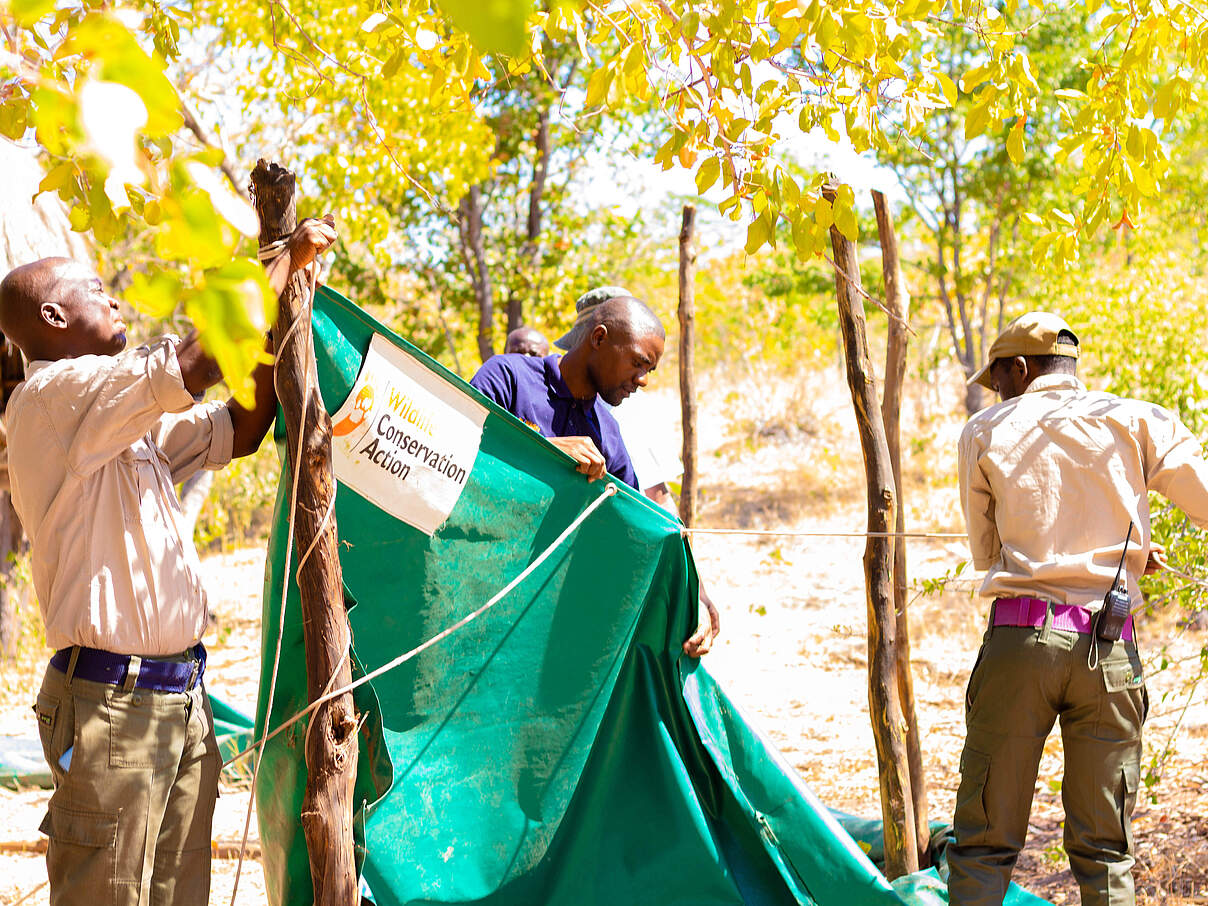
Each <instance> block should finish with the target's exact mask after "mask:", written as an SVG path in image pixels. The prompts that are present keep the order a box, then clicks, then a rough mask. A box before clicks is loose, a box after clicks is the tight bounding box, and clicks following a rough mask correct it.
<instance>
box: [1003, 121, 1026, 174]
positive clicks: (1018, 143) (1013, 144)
mask: <svg viewBox="0 0 1208 906" xmlns="http://www.w3.org/2000/svg"><path fill="white" fill-rule="evenodd" d="M1023 124H1024V118H1023V117H1022V116H1021V117H1020V118H1019V119H1018V120H1017V121H1016V123H1015V125H1014V126H1013V127H1012V128H1011V131H1010V132H1009V133H1008V134H1007V154H1009V155H1010V156H1011V160H1012V161H1014V162H1015V163H1017V164H1022V163H1023Z"/></svg>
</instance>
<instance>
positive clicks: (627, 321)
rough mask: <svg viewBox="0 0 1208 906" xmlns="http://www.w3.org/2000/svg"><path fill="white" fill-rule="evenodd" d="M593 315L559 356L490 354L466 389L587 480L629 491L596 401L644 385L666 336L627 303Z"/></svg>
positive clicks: (608, 416) (606, 415)
mask: <svg viewBox="0 0 1208 906" xmlns="http://www.w3.org/2000/svg"><path fill="white" fill-rule="evenodd" d="M597 315H598V317H596V318H595V319H594V321H593V324H592V328H593V329H592V330H591V331H590V332H585V333H584V335H583V339H582V342H580V343H578V344H577V345H576V346H575V347H574V348H573V349H571V350H570V351H569V352H567V353H566V355H564V356H561V357H559V356H556V355H551V356H546V357H545V358H542V359H539V358H536V357H533V356H527V355H518V354H512V355H508V354H505V355H497V356H494V357H493V358H491V359H489V360H487V362H486V363H485V364H484V365H483V366H482V367H481V368H479V369H478V373H477V374H475V375H474V377H472V378H471V379H470V384H471V386H473V387H475V388H476V389H477V390H479V391H481V392H482V393H483V394H484V395H485V396H489V397H490V398H491V399H493V400H494V401H495V402H497V403H498V404H499V405H501V406H503V408H505V409H507V410H508V411H509V412H511V413H512V414H513V415H514V416H516V417H517V418H519V419H520V420H521V421H523V422H525V423H526V424H528V425H529V426H530V427H533V428H536V429H537V430H538V431H539V432H541V434H542V435H543V436H545V437H548V438H549V440H550V442H551V443H552V444H553V445H554V446H556V447H558V448H559V449H561V450H563V451H564V452H565V453H567V454H569V455H570V456H571V458H573V459H574V460H575V461H576V462H577V463H578V464H579V465H578V467H579V471H580V472H582V473H583V474H585V475H586V476H587V479H588V481H595V480H596V479H597V478H602V477H603V476H604V473H605V471H608V472H611V473H612V474H613V475H615V476H616V477H617V478H619V479H621V480H622V481H623V482H625V483H626V484H627V485H629V486H630V487H633V488H637V485H638V482H637V476H636V475H634V472H633V464H632V463H631V462H630V460H629V452H628V451H627V450H626V449H625V442H624V441H623V440H621V429H620V428H619V427H617V421H616V419H615V418H613V416H612V413H611V412H608V411H607V410H606V409H605V408H604V407H603V406H597V405H596V397H597V396H599V397H601V398H602V399H604V400H606V401H607V402H609V403H610V404H612V405H614V406H615V405H617V404H618V403H620V402H621V400H623V399H625V398H626V397H627V396H629V395H630V394H631V393H633V392H634V391H635V390H637V389H638V388H640V387H645V386H646V381H647V375H649V373H650V372H651V371H653V370H654V369H655V367H656V366H657V365H658V363H659V359H660V358H662V355H663V343H664V341H665V339H666V333H665V332H664V330H663V325H662V323H661V322H660V321H659V319H658V316H657V315H655V314H654V312H652V311H651V310H650V309H649V308H647V307H646V305H645V304H644V303H642V302H639V301H638V300H637V299H634V298H632V297H623V298H618V299H612V300H611V301H609V302H607V303H605V305H603V306H600V310H598V311H597ZM639 490H640V489H639Z"/></svg>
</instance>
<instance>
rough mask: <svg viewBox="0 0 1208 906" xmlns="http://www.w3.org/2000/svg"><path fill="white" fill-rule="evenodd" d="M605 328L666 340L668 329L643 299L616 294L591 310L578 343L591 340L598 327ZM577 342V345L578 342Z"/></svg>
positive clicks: (634, 335) (617, 335) (637, 336)
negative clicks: (665, 328)
mask: <svg viewBox="0 0 1208 906" xmlns="http://www.w3.org/2000/svg"><path fill="white" fill-rule="evenodd" d="M601 326H602V327H604V328H605V329H607V330H608V332H609V334H611V335H613V336H614V337H619V336H621V335H624V336H628V337H632V338H640V337H647V336H650V337H657V338H658V339H660V340H666V338H667V331H665V330H664V329H663V322H662V321H660V320H659V316H658V315H656V314H655V313H654V312H653V311H651V310H650V307H649V306H648V305H647V304H646V303H645V302H643V301H642V300H641V299H635V298H634V297H633V296H616V297H615V298H612V299H609V300H608V301H607V302H601V303H600V304H599V305H597V306H596V307H595V308H594V309H593V310H592V312H591V316H590V318H589V320H588V321H587V323H586V325H585V327H586V330H584V331H583V334H582V336H580V337H579V343H584V342H587V343H590V342H591V337H592V335H593V334H594V333H595V332H596V328H598V327H601ZM576 345H577V344H576Z"/></svg>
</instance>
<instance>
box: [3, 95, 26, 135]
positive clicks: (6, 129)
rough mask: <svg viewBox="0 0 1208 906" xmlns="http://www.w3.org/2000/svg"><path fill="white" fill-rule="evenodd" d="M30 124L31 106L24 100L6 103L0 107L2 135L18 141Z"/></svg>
mask: <svg viewBox="0 0 1208 906" xmlns="http://www.w3.org/2000/svg"><path fill="white" fill-rule="evenodd" d="M28 126H29V108H28V107H27V106H26V105H25V103H24V102H17V103H10V104H5V105H4V106H2V107H0V135H3V136H4V137H5V138H11V139H12V140H13V141H17V140H18V139H20V138H21V137H22V136H23V135H25V130H26V128H28Z"/></svg>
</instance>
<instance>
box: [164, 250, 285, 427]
mask: <svg viewBox="0 0 1208 906" xmlns="http://www.w3.org/2000/svg"><path fill="white" fill-rule="evenodd" d="M185 314H186V315H188V317H189V320H191V321H192V322H193V324H194V326H195V327H196V328H197V331H198V333H199V334H200V335H201V345H202V347H203V348H204V349H205V350H206V352H208V353H209V354H210V355H211V356H212V357H213V358H214V360H215V361H216V362H217V363H218V367H219V369H220V370H221V371H222V375H223V378H224V379H225V381H226V383H227V386H228V387H229V388H230V389H231V394H232V395H233V396H234V397H235V400H236V401H237V402H238V403H240V405H243V406H248V407H250V406H252V405H253V404H254V402H255V390H256V384H255V382H254V381H253V380H252V377H251V376H252V371H253V370H254V369H255V367H256V365H257V364H259V363H260V362H262V361H264V360H265V353H264V350H263V344H264V330H265V327H266V325H267V324H268V323H270V322H271V320H272V319H273V318H275V316H276V297H275V296H274V295H273V292H272V290H271V289H269V286H268V282H267V280H266V279H265V276H264V269H263V268H262V267H260V265H259V264H257V263H256V262H253V261H250V260H248V259H245V258H240V259H235V260H233V261H228V262H227V263H226V264H224V265H222V266H221V267H218V268H215V269H213V270H210V271H208V272H207V273H206V275H205V283H204V285H203V286H202V287H201V288H200V289H199V290H198V291H197V292H196V293H194V294H193V295H192V296H190V297H189V298H188V299H187V301H186V302H185Z"/></svg>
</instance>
